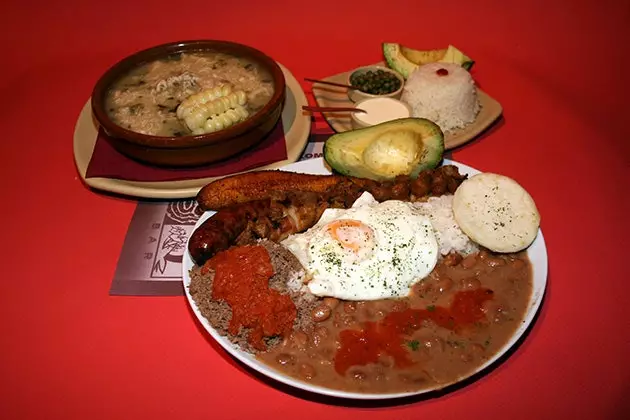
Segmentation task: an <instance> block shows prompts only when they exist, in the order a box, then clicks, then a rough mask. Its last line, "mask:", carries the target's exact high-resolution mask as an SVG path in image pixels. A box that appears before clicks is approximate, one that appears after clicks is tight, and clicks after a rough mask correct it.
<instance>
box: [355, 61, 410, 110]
mask: <svg viewBox="0 0 630 420" xmlns="http://www.w3.org/2000/svg"><path fill="white" fill-rule="evenodd" d="M373 69H376V70H384V71H386V72H388V73H390V74H393V75H394V76H396V78H397V79H398V80H399V81H400V87H399V88H398V89H396V90H394V91H392V92H389V93H384V94H381V95H375V94H373V93H367V92H363V91H362V90H358V89H357V90H356V92H357V93H358V94H359V95H360V96H364V97H365V99H372V98H387V97H391V96H396V95H397V94H398V93H400V92H402V90H403V88H404V87H405V78H404V77H402V75H401V74H400V73H398V72H397V71H395V70H392V69H390V68H389V67H385V66H379V65H370V66H361V67H357V68H356V69H354V70H351V71H349V72H348V76H347V84H348V85H350V86H352V83H350V79H351V78H352V75H354V74H355V73H357V72H360V71H364V72H367V71H368V70H373ZM357 102H358V101H357Z"/></svg>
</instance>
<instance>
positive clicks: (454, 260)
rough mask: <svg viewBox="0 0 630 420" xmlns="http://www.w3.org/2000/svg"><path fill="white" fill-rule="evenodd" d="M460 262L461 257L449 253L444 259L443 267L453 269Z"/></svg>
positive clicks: (455, 253)
mask: <svg viewBox="0 0 630 420" xmlns="http://www.w3.org/2000/svg"><path fill="white" fill-rule="evenodd" d="M461 261H462V256H461V255H459V254H458V253H457V252H451V253H450V254H448V255H447V256H446V257H444V265H446V266H448V267H454V266H456V265H457V264H459V263H460V262H461Z"/></svg>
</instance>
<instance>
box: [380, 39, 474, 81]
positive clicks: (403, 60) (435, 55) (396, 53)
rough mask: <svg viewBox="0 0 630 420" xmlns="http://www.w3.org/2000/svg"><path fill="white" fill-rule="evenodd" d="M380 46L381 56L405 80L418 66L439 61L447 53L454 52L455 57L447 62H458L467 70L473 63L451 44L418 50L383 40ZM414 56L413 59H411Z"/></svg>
mask: <svg viewBox="0 0 630 420" xmlns="http://www.w3.org/2000/svg"><path fill="white" fill-rule="evenodd" d="M382 47H383V56H384V57H385V61H386V62H387V65H388V66H389V68H391V69H392V70H395V71H397V72H398V73H400V75H401V76H402V77H404V78H405V80H407V79H408V78H409V75H410V74H411V73H413V71H414V70H415V69H417V68H418V66H420V65H422V64H426V63H431V62H440V61H442V59H443V58H444V56H445V55H447V54H449V53H451V54H454V55H455V57H457V59H455V60H447V61H448V62H454V63H456V64H459V65H461V66H462V67H463V68H465V69H466V70H468V71H470V70H471V69H472V67H473V65H474V64H475V62H474V61H473V60H472V59H471V58H470V57H468V56H466V55H465V54H464V53H463V52H461V51H459V50H458V49H457V48H455V47H453V46H449V48H445V49H442V50H427V51H418V50H413V49H411V48H407V47H404V46H402V45H400V44H397V43H388V42H384V43H383V45H382ZM407 56H409V57H407ZM414 57H415V60H414V61H412V59H414Z"/></svg>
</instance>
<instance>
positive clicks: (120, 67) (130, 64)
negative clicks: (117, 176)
mask: <svg viewBox="0 0 630 420" xmlns="http://www.w3.org/2000/svg"><path fill="white" fill-rule="evenodd" d="M217 49H218V50H221V49H225V50H229V49H235V50H240V51H245V52H246V53H247V54H248V55H249V56H250V57H253V58H254V59H255V60H257V61H258V62H260V63H261V64H263V65H264V66H265V67H266V68H267V69H268V70H269V72H270V73H271V76H272V78H273V80H274V84H275V86H274V87H275V90H274V93H273V95H272V97H271V98H270V99H269V102H267V104H266V105H265V106H264V107H263V108H261V109H260V110H258V112H256V113H255V114H253V115H252V116H251V117H250V118H248V119H246V120H245V121H243V122H241V123H238V124H236V125H234V126H232V127H230V128H226V129H224V130H221V131H217V132H214V133H209V134H200V135H188V136H182V137H166V136H155V135H149V134H142V133H138V132H135V131H131V130H128V129H126V128H124V127H121V126H119V125H118V124H116V123H114V122H113V121H112V120H111V119H110V118H109V116H108V115H107V112H106V111H105V105H104V100H105V98H106V95H107V91H108V89H109V88H110V86H111V85H112V83H114V82H115V81H116V80H118V79H119V78H120V77H122V76H123V75H124V74H125V73H126V72H128V71H130V70H132V69H133V68H135V67H137V66H138V65H141V64H144V63H147V62H151V61H153V60H156V59H159V58H160V57H166V56H170V55H174V54H180V53H183V52H193V51H208V50H217ZM285 88H286V82H285V79H284V74H283V73H282V69H281V68H280V66H279V65H278V63H276V61H275V60H274V59H272V58H271V57H270V56H268V55H267V54H265V53H264V52H262V51H260V50H258V49H256V48H254V47H250V46H249V45H245V44H241V43H237V42H232V41H226V40H220V39H192V40H182V41H173V42H168V43H163V44H159V45H154V46H152V47H149V48H145V49H142V50H139V51H136V52H134V53H132V54H129V55H127V56H125V57H123V58H122V59H120V60H118V61H117V62H116V63H114V64H113V65H111V66H110V67H109V68H108V69H107V70H106V71H105V72H104V73H103V74H102V75H101V76H100V77H99V79H98V81H97V82H96V84H95V85H94V88H93V89H92V96H91V99H90V100H91V105H92V112H93V114H94V116H95V118H96V120H97V121H98V123H99V124H100V125H101V126H102V127H103V128H104V130H105V131H106V132H107V133H108V134H110V135H111V137H114V138H115V139H116V140H117V141H123V142H127V143H131V144H134V145H139V146H145V147H151V148H161V149H185V148H196V147H201V146H206V145H210V144H215V143H221V142H223V141H226V140H228V139H231V138H233V137H236V136H239V135H242V134H244V133H246V132H248V131H251V130H253V129H255V128H256V127H258V126H259V125H260V124H262V123H263V121H264V120H265V118H266V116H267V115H268V114H269V113H270V112H271V111H273V109H275V108H276V107H277V106H278V103H279V102H282V101H283V99H284V94H285Z"/></svg>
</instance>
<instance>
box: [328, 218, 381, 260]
mask: <svg viewBox="0 0 630 420" xmlns="http://www.w3.org/2000/svg"><path fill="white" fill-rule="evenodd" d="M328 232H329V233H330V236H332V238H333V239H335V240H336V241H337V242H339V244H340V245H341V246H342V247H344V248H345V249H347V250H350V251H353V252H354V253H357V254H358V253H360V252H361V251H366V250H368V249H371V248H372V244H373V242H374V239H373V237H374V231H373V230H372V228H371V227H369V226H368V225H366V224H365V223H361V222H359V221H358V220H351V219H340V220H335V221H334V222H331V223H329V224H328Z"/></svg>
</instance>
